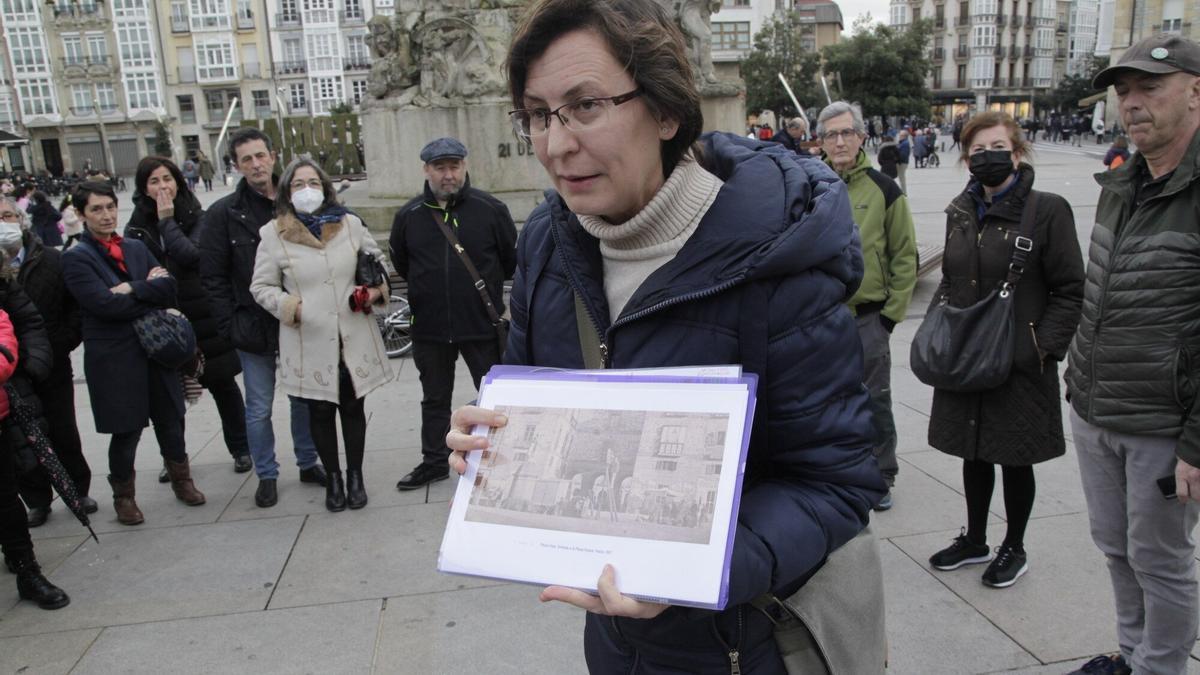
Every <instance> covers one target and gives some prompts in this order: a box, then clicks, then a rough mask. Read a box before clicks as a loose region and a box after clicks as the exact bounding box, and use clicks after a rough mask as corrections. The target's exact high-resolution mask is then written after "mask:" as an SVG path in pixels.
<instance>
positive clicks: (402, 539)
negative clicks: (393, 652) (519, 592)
mask: <svg viewBox="0 0 1200 675" xmlns="http://www.w3.org/2000/svg"><path fill="white" fill-rule="evenodd" d="M446 517H447V511H446V506H445V505H444V504H420V505H412V506H393V507H387V508H378V509H363V510H361V511H350V510H346V511H343V512H341V513H328V512H327V513H322V514H316V515H312V516H309V517H308V520H307V522H306V523H305V525H304V531H303V532H301V534H300V537H299V538H298V539H297V541H296V547H295V550H294V551H293V552H292V555H291V559H290V560H289V561H288V565H287V569H286V570H285V571H284V573H283V577H282V578H281V579H280V582H279V588H278V589H276V591H275V595H274V597H273V598H272V599H271V605H270V606H271V608H280V607H297V606H302V605H314V604H321V603H327V602H341V601H347V600H365V599H368V598H378V599H382V598H390V597H396V596H403V595H416V594H422V593H433V592H436V591H451V590H460V589H464V588H475V587H479V586H494V585H496V584H497V582H496V581H492V580H488V579H477V578H475V577H466V576H456V575H450V574H441V573H439V572H438V571H437V556H438V549H439V548H440V547H441V544H442V532H443V530H444V529H445V527H446ZM259 522H262V521H259ZM267 522H269V521H267Z"/></svg>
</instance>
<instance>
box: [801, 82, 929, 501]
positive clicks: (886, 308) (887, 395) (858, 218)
mask: <svg viewBox="0 0 1200 675" xmlns="http://www.w3.org/2000/svg"><path fill="white" fill-rule="evenodd" d="M817 134H818V135H819V136H820V138H821V150H822V152H823V153H824V157H825V162H826V163H827V164H829V166H831V167H833V170H834V171H837V173H838V175H839V176H841V178H842V180H844V181H846V185H847V187H848V188H849V192H850V206H851V212H852V213H853V216H854V222H855V224H857V225H858V233H859V238H860V239H861V240H862V252H863V265H864V267H865V270H864V276H863V280H862V285H861V286H859V287H858V291H857V292H856V293H855V294H854V297H852V298H850V301H849V304H850V307H851V308H853V309H854V313H855V314H856V315H857V317H858V336H859V338H860V339H861V340H862V346H863V357H864V359H865V361H864V363H863V380H864V382H865V384H866V385H867V389H869V390H870V392H871V400H872V404H873V406H874V410H875V425H876V431H877V433H878V435H879V440H878V444H877V445H876V446H875V457H876V458H877V459H878V461H879V470H880V471H882V472H883V477H884V478H885V479H887V483H888V488H889V492H888V494H886V495H885V496H884V498H883V500H882V501H881V502H879V504H878V505H877V506H876V507H875V508H876V510H879V511H886V510H887V509H890V508H891V507H892V494H891V491H890V488H891V487H892V486H893V485H895V483H896V473H897V472H898V471H899V469H900V465H899V463H898V462H897V461H896V423H895V420H894V419H893V418H892V376H891V373H892V351H891V344H890V343H891V340H890V337H891V333H892V329H893V328H895V327H896V324H898V323H900V322H901V321H903V320H904V314H905V312H906V311H908V303H909V301H910V300H912V295H913V289H914V288H916V285H917V237H916V233H915V232H914V230H913V221H912V213H911V212H909V210H908V199H907V198H906V197H905V196H904V193H903V192H901V191H900V187H899V186H897V185H896V183H895V181H893V180H892V179H891V178H888V177H887V176H885V175H883V174H882V173H880V172H878V171H876V170H875V169H874V168H873V167H872V166H871V160H869V159H867V153H866V152H865V151H864V150H863V149H862V144H863V139H864V138H866V135H867V134H866V128H865V127H864V126H863V119H862V111H861V110H860V109H859V107H858V106H856V105H852V104H850V103H846V102H845V101H835V102H833V103H830V104H829V105H827V106H825V109H824V110H822V111H821V114H820V115H819V116H818V117H817Z"/></svg>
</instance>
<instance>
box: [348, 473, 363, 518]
mask: <svg viewBox="0 0 1200 675" xmlns="http://www.w3.org/2000/svg"><path fill="white" fill-rule="evenodd" d="M346 505H347V506H349V507H350V508H352V509H361V508H362V507H364V506H366V505H367V488H366V486H364V485H363V475H362V469H346Z"/></svg>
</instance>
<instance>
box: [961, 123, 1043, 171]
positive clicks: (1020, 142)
mask: <svg viewBox="0 0 1200 675" xmlns="http://www.w3.org/2000/svg"><path fill="white" fill-rule="evenodd" d="M1001 125H1003V126H1004V128H1005V129H1008V140H1009V141H1011V142H1012V146H1013V154H1019V155H1021V158H1022V159H1025V158H1027V157H1029V156H1030V155H1031V154H1033V146H1032V145H1030V143H1029V141H1027V140H1025V132H1024V131H1021V127H1020V126H1019V125H1018V124H1017V121H1016V120H1014V119H1013V118H1012V115H1009V114H1008V113H1004V112H999V111H996V110H989V111H988V112H985V113H980V114H978V115H976V116H974V117H972V118H971V119H970V120H969V121H968V122H967V123H966V124H965V125H963V128H962V134H961V136H960V139H961V143H962V150H961V152H962V154H961V155H959V157H958V161H960V162H965V161H967V160H968V159H969V158H970V157H971V141H974V140H975V134H978V133H979V132H980V131H983V130H984V129H991V128H992V127H998V126H1001Z"/></svg>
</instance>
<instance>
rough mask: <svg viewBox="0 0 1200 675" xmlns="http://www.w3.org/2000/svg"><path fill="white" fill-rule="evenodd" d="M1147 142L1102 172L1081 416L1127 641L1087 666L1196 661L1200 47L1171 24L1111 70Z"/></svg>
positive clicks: (1126, 120) (1075, 414)
mask: <svg viewBox="0 0 1200 675" xmlns="http://www.w3.org/2000/svg"><path fill="white" fill-rule="evenodd" d="M1093 84H1094V85H1095V87H1096V88H1097V89H1102V88H1105V87H1108V86H1109V85H1112V86H1113V87H1115V89H1116V94H1117V101H1118V110H1119V111H1120V115H1121V123H1122V125H1123V126H1124V127H1125V129H1126V131H1127V132H1128V134H1129V138H1130V141H1131V142H1132V143H1133V144H1134V145H1136V146H1137V153H1136V154H1135V155H1134V156H1133V157H1132V158H1131V159H1129V160H1128V161H1127V162H1126V163H1125V164H1124V165H1123V166H1122V167H1121V168H1120V169H1117V170H1115V171H1105V172H1101V173H1098V174H1096V180H1097V182H1099V183H1100V187H1101V191H1100V201H1099V203H1098V204H1097V205H1096V225H1095V227H1094V229H1093V230H1092V245H1091V253H1090V255H1089V258H1090V260H1089V262H1088V269H1087V282H1086V285H1085V287H1084V303H1083V318H1082V320H1081V321H1080V323H1079V330H1078V332H1077V333H1076V335H1075V339H1074V341H1073V342H1072V344H1071V352H1070V366H1069V368H1068V371H1067V387H1068V391H1069V392H1070V401H1071V408H1072V412H1071V415H1070V418H1071V428H1072V430H1073V432H1074V441H1075V450H1076V454H1077V456H1078V458H1079V471H1080V475H1081V478H1082V481H1083V493H1084V495H1085V496H1086V498H1087V505H1088V518H1089V519H1090V521H1091V530H1092V539H1093V540H1094V541H1095V542H1096V546H1097V547H1098V548H1099V549H1100V550H1101V552H1103V553H1104V555H1105V557H1106V558H1107V559H1108V569H1109V574H1110V576H1111V577H1112V585H1113V592H1114V595H1115V596H1116V603H1117V642H1118V645H1119V647H1120V652H1119V653H1116V654H1111V655H1101V656H1097V657H1096V658H1094V659H1092V660H1091V661H1089V662H1088V663H1087V664H1085V665H1084V666H1083V667H1082V668H1081V669H1080V670H1078V671H1075V672H1078V673H1129V672H1134V673H1138V674H1139V675H1140V674H1141V673H1155V674H1156V675H1158V674H1175V673H1184V672H1186V671H1187V664H1188V655H1189V653H1190V652H1191V650H1192V648H1193V647H1194V646H1195V644H1196V633H1197V624H1198V622H1200V598H1198V595H1197V584H1196V559H1195V552H1196V551H1195V549H1196V545H1195V540H1194V539H1193V538H1192V530H1193V529H1194V528H1195V526H1196V522H1197V519H1198V517H1200V397H1198V396H1197V391H1198V390H1200V283H1198V282H1200V45H1197V44H1196V43H1195V42H1192V41H1190V40H1186V39H1184V38H1182V37H1179V36H1178V35H1167V34H1160V35H1155V36H1153V37H1149V38H1146V39H1145V40H1142V41H1141V42H1138V43H1137V44H1135V45H1133V46H1131V47H1130V48H1129V50H1128V51H1126V52H1125V54H1124V55H1123V56H1122V57H1121V60H1120V61H1118V62H1117V64H1116V65H1114V66H1111V67H1109V68H1106V69H1104V70H1102V71H1100V72H1099V73H1098V74H1097V75H1096V78H1095V80H1094V81H1093Z"/></svg>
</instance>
